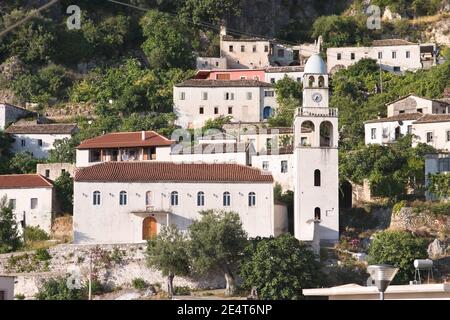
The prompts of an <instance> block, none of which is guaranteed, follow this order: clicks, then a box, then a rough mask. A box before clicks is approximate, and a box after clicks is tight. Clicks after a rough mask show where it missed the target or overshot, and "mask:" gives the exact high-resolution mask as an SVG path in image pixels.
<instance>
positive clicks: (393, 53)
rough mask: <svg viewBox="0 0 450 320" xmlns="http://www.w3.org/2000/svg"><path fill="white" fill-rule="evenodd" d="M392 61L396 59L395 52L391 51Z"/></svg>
mask: <svg viewBox="0 0 450 320" xmlns="http://www.w3.org/2000/svg"><path fill="white" fill-rule="evenodd" d="M392 59H397V52H396V51H392Z"/></svg>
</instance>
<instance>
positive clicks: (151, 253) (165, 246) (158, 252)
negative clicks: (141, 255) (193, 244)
mask: <svg viewBox="0 0 450 320" xmlns="http://www.w3.org/2000/svg"><path fill="white" fill-rule="evenodd" d="M188 247H189V245H188V238H187V236H186V234H184V233H183V232H182V231H179V230H178V229H177V228H176V226H173V225H172V226H169V227H164V228H163V229H162V230H161V231H160V232H159V234H158V235H157V236H156V237H155V238H153V239H152V240H150V241H148V247H147V252H146V254H147V263H148V265H149V266H150V267H155V268H157V269H158V270H160V271H161V272H162V273H163V275H164V276H165V277H167V289H168V293H169V297H172V296H173V294H174V287H173V279H174V278H175V276H187V275H189V272H190V269H189V266H190V258H189V252H188Z"/></svg>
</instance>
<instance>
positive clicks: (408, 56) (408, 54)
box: [406, 51, 411, 59]
mask: <svg viewBox="0 0 450 320" xmlns="http://www.w3.org/2000/svg"><path fill="white" fill-rule="evenodd" d="M409 58H411V52H410V51H406V59H409Z"/></svg>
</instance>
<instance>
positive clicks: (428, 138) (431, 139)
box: [427, 132, 433, 143]
mask: <svg viewBox="0 0 450 320" xmlns="http://www.w3.org/2000/svg"><path fill="white" fill-rule="evenodd" d="M431 142H433V132H427V143H431Z"/></svg>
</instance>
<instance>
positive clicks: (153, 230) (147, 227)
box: [142, 217, 158, 240]
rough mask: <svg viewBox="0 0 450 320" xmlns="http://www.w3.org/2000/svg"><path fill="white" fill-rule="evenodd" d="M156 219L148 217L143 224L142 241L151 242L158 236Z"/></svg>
mask: <svg viewBox="0 0 450 320" xmlns="http://www.w3.org/2000/svg"><path fill="white" fill-rule="evenodd" d="M157 232H158V231H157V225H156V219H155V218H153V217H147V218H145V219H144V221H143V223H142V240H151V239H152V238H154V237H156V234H157Z"/></svg>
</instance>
